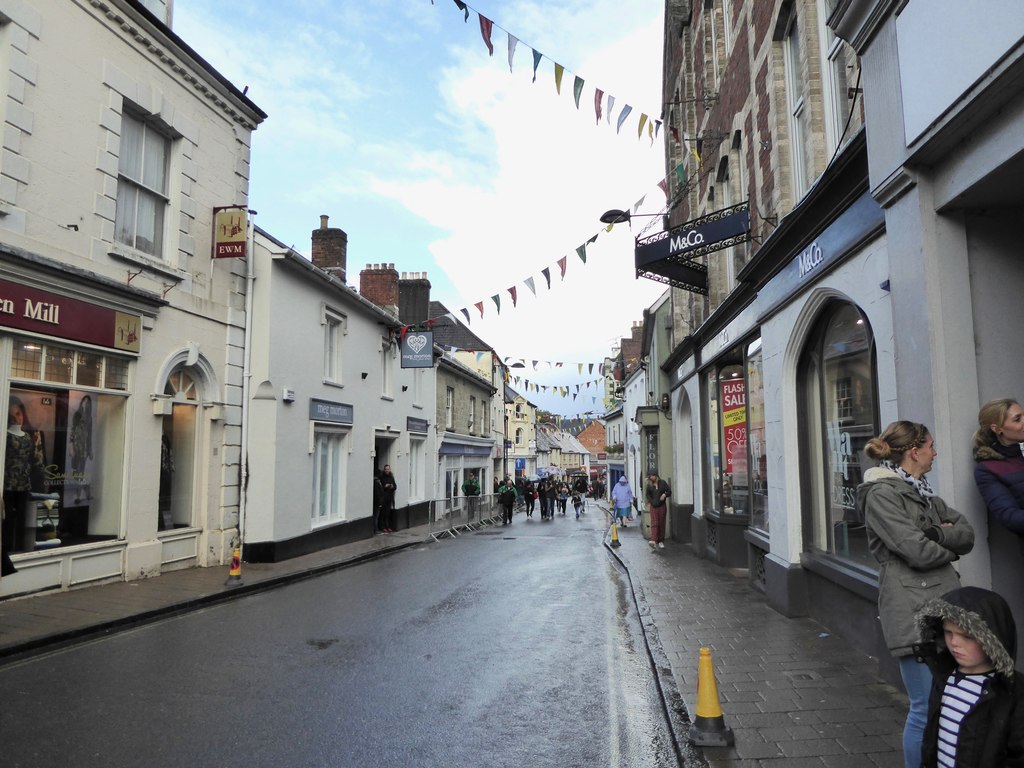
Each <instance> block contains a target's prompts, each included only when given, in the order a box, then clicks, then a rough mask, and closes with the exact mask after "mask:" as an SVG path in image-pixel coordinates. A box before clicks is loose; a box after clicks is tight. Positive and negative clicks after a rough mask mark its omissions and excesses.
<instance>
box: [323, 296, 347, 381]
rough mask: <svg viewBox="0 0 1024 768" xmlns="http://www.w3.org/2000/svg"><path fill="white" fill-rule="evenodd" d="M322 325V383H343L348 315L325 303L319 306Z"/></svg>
mask: <svg viewBox="0 0 1024 768" xmlns="http://www.w3.org/2000/svg"><path fill="white" fill-rule="evenodd" d="M320 322H321V324H322V325H323V326H324V356H323V383H324V384H334V385H336V386H342V385H343V384H344V378H343V377H344V371H345V367H344V358H343V352H344V338H345V336H347V335H348V316H347V315H346V314H345V313H344V312H339V311H338V310H336V309H333V308H332V307H329V306H327V305H326V304H324V305H322V308H321V319H320Z"/></svg>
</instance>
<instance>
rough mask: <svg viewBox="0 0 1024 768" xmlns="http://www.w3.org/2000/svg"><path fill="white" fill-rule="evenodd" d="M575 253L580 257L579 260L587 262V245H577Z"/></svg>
mask: <svg viewBox="0 0 1024 768" xmlns="http://www.w3.org/2000/svg"><path fill="white" fill-rule="evenodd" d="M576 255H577V256H579V257H580V261H582V262H583V263H584V264H586V263H587V246H586V244H584V245H581V246H579V247H578V248H577V249H576Z"/></svg>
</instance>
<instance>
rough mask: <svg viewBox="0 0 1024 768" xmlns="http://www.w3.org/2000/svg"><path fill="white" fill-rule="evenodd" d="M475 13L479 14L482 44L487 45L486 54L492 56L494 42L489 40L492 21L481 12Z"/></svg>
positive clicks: (492, 25)
mask: <svg viewBox="0 0 1024 768" xmlns="http://www.w3.org/2000/svg"><path fill="white" fill-rule="evenodd" d="M477 15H478V16H480V36H481V37H482V38H483V39H484V45H486V46H487V54H488V55H489V56H493V55H494V43H492V42H491V30H492V29H493V27H494V22H493V21H491V20H490V19H488V18H487V17H486V16H484V15H482V14H477Z"/></svg>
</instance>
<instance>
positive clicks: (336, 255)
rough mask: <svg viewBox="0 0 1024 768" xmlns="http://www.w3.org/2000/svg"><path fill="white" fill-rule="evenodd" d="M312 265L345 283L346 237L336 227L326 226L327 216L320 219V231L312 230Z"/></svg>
mask: <svg viewBox="0 0 1024 768" xmlns="http://www.w3.org/2000/svg"><path fill="white" fill-rule="evenodd" d="M312 239H313V264H315V265H316V266H318V267H320V269H322V270H324V271H325V272H328V273H330V274H332V275H334V276H335V277H337V278H338V279H339V280H341V282H343V283H344V282H345V262H346V260H347V258H348V235H346V234H345V233H344V231H342V230H340V229H338V228H337V227H328V226H327V216H326V215H322V216H321V217H320V229H314V230H313V236H312Z"/></svg>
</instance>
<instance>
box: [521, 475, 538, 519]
mask: <svg viewBox="0 0 1024 768" xmlns="http://www.w3.org/2000/svg"><path fill="white" fill-rule="evenodd" d="M523 496H525V497H526V516H527V517H533V508H534V504H535V503H536V501H537V487H536V486H535V485H534V484H533V480H527V481H526V485H525V486H523Z"/></svg>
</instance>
